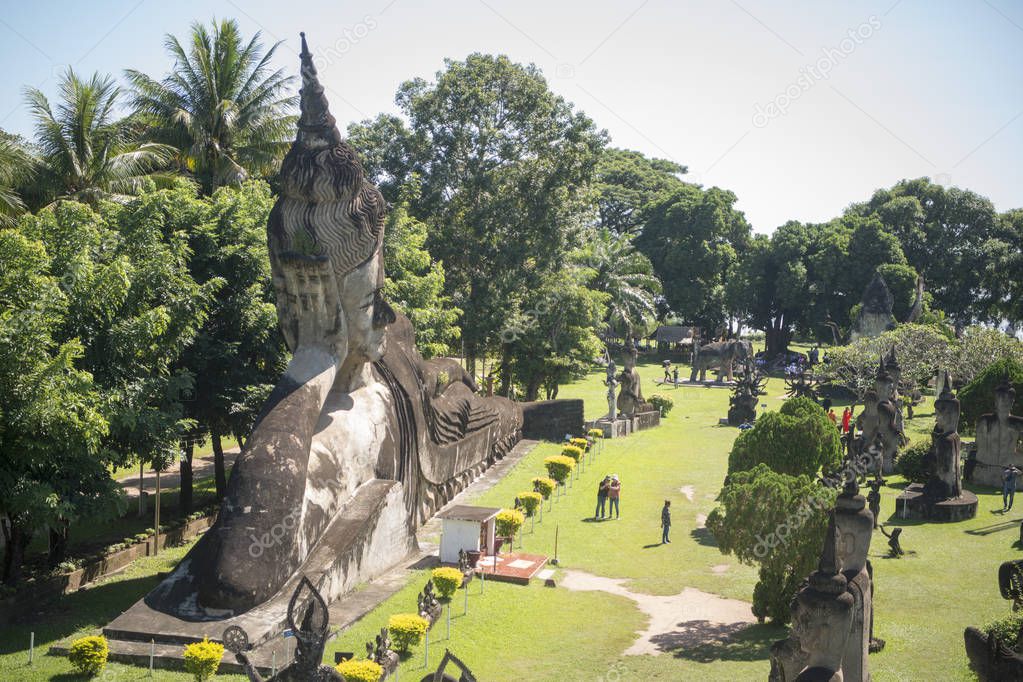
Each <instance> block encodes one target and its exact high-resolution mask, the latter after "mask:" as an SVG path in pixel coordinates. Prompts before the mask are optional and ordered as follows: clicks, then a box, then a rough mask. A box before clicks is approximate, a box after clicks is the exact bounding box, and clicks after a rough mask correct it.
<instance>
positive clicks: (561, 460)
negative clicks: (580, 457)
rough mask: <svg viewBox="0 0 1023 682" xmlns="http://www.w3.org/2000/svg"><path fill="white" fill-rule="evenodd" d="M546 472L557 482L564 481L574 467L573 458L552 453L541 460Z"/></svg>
mask: <svg viewBox="0 0 1023 682" xmlns="http://www.w3.org/2000/svg"><path fill="white" fill-rule="evenodd" d="M543 465H544V466H545V467H546V468H547V474H548V475H549V476H550V477H551V478H553V479H554V480H555V481H557V482H558V483H564V482H565V481H567V480H568V477H569V476H570V475H571V474H572V469H575V460H574V459H572V458H571V457H565V456H564V455H552V456H550V457H548V458H547V459H545V460H544V461H543Z"/></svg>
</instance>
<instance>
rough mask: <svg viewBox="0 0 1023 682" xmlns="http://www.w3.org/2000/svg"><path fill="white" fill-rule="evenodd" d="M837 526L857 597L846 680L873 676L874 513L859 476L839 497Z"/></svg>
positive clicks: (844, 571) (844, 563)
mask: <svg viewBox="0 0 1023 682" xmlns="http://www.w3.org/2000/svg"><path fill="white" fill-rule="evenodd" d="M834 519H835V526H836V528H837V531H838V534H839V543H838V559H839V562H840V563H841V565H842V574H843V575H844V576H845V579H846V582H847V584H848V590H849V593H850V594H851V595H852V596H853V599H854V600H855V606H854V608H853V619H852V624H851V630H850V633H849V639H848V640H847V641H846V648H845V654H844V655H843V657H842V674H843V676H844V679H845V680H867V679H870V672H869V671H870V666H869V664H868V663H867V654H868V653H869V651H870V638H871V634H872V633H871V630H872V626H873V622H874V593H873V583H872V581H871V570H870V567H869V564H870V562H869V561H868V560H867V552H868V551H869V550H870V539H871V535H872V534H873V531H874V514H873V513H871V511H870V510H869V509H867V501H866V500H865V499H864V498H863V496H862V495H860V491H859V487H858V486H857V485H856V478H855V476H853V477H850V478H849V480H847V482H846V485H845V488H844V490H843V491H842V494H841V495H839V496H838V499H837V500H836V501H835V514H834Z"/></svg>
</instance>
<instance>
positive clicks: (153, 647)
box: [149, 639, 156, 677]
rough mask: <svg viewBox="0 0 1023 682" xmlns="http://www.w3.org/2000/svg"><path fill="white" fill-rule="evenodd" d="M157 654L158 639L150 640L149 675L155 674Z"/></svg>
mask: <svg viewBox="0 0 1023 682" xmlns="http://www.w3.org/2000/svg"><path fill="white" fill-rule="evenodd" d="M155 656H156V640H155V639H151V640H149V676H150V677H152V676H153V657H155Z"/></svg>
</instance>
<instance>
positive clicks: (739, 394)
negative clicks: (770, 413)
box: [728, 357, 767, 426]
mask: <svg viewBox="0 0 1023 682" xmlns="http://www.w3.org/2000/svg"><path fill="white" fill-rule="evenodd" d="M766 386H767V377H765V376H764V375H763V374H762V373H761V372H760V370H759V369H758V368H757V366H756V363H754V362H753V358H752V357H747V358H746V359H745V360H744V361H743V373H742V376H741V377H740V378H739V379H738V380H737V381H736V382H735V388H734V389H732V395H731V397H730V398H729V400H728V424H729V425H730V426H739V425H740V424H748V423H751V422H752V421H753V420H754V419H756V416H757V404H759V402H760V396H762V395H764V394H765V393H766V392H767V388H766Z"/></svg>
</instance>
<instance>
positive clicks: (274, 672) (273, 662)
mask: <svg viewBox="0 0 1023 682" xmlns="http://www.w3.org/2000/svg"><path fill="white" fill-rule="evenodd" d="M276 675H277V649H274V651H273V655H272V656H271V657H270V677H275V676H276Z"/></svg>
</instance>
